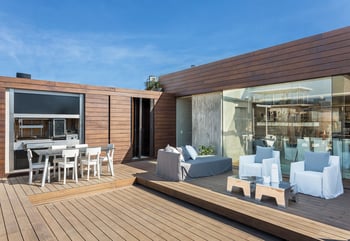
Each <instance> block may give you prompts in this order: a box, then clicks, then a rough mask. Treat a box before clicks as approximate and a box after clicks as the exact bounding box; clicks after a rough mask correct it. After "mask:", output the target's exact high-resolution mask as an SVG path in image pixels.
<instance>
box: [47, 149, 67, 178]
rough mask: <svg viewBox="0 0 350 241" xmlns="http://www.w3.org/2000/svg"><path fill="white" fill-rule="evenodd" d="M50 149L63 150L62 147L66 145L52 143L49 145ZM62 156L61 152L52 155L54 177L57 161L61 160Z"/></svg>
mask: <svg viewBox="0 0 350 241" xmlns="http://www.w3.org/2000/svg"><path fill="white" fill-rule="evenodd" d="M51 149H52V150H63V149H67V145H52V146H51ZM62 160H63V159H62V156H61V154H58V155H54V157H53V161H52V163H53V176H54V177H55V176H56V169H57V163H58V162H60V161H62Z"/></svg>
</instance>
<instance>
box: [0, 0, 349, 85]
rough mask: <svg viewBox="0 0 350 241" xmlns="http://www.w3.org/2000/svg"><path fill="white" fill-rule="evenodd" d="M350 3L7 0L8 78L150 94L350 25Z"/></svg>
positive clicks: (0, 65) (1, 59)
mask: <svg viewBox="0 0 350 241" xmlns="http://www.w3.org/2000/svg"><path fill="white" fill-rule="evenodd" d="M349 12H350V1H348V0H317V1H315V0H284V1H283V0H254V1H253V0H251V1H249V0H241V1H239V0H217V1H214V0H192V1H191V0H123V1H122V0H0V75H1V76H11V77H14V76H15V75H16V72H24V73H29V74H31V75H32V78H33V79H41V80H52V81H60V82H72V83H81V84H90V85H98V86H110V87H119V88H131V89H144V82H145V81H146V80H147V78H148V76H149V75H156V76H160V75H164V74H167V73H171V72H175V71H178V70H182V69H186V68H189V67H190V66H191V65H201V64H205V63H209V62H212V61H216V60H220V59H223V58H228V57H232V56H236V55H239V54H244V53H247V52H251V51H254V50H258V49H262V48H266V47H270V46H273V45H276V44H281V43H285V42H289V41H292V40H295V39H299V38H303V37H307V36H310V35H314V34H318V33H322V32H327V31H330V30H333V29H337V28H341V27H345V26H349V25H350V15H349Z"/></svg>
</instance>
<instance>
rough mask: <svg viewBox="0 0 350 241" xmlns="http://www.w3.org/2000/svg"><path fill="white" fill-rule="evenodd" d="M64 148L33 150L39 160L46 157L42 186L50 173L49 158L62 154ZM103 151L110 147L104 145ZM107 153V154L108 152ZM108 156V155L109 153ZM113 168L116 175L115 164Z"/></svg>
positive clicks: (81, 149)
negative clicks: (48, 171)
mask: <svg viewBox="0 0 350 241" xmlns="http://www.w3.org/2000/svg"><path fill="white" fill-rule="evenodd" d="M67 149H74V148H73V147H68V148H67ZM78 149H80V151H79V152H83V151H85V149H86V147H84V148H78ZM62 150H64V149H51V148H47V149H37V150H33V152H35V153H36V154H37V155H39V161H42V158H43V157H44V158H45V160H44V161H45V165H44V171H43V177H42V180H41V187H44V186H45V180H46V179H47V177H48V173H47V170H48V167H49V160H50V157H53V156H55V155H60V154H61V153H62ZM101 151H104V152H107V151H108V147H106V146H104V147H101ZM106 155H107V154H106ZM107 158H109V157H108V155H107ZM108 163H111V162H110V161H108ZM110 168H111V170H112V176H114V173H113V165H112V166H110Z"/></svg>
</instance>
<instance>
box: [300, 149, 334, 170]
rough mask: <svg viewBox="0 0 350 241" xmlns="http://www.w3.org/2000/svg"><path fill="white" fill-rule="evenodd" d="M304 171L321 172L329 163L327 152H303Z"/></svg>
mask: <svg viewBox="0 0 350 241" xmlns="http://www.w3.org/2000/svg"><path fill="white" fill-rule="evenodd" d="M304 156H305V162H304V165H305V167H304V170H305V171H314V172H323V169H324V168H325V167H327V166H328V165H329V156H330V154H329V152H305V154H304Z"/></svg>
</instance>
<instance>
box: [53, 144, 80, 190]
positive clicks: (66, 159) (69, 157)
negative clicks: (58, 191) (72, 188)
mask: <svg viewBox="0 0 350 241" xmlns="http://www.w3.org/2000/svg"><path fill="white" fill-rule="evenodd" d="M78 156H79V149H66V150H62V160H61V161H59V162H58V163H57V165H58V181H61V168H63V184H66V177H67V169H68V171H69V169H70V168H72V170H73V172H72V179H73V180H74V179H75V182H76V183H77V182H78Z"/></svg>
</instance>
